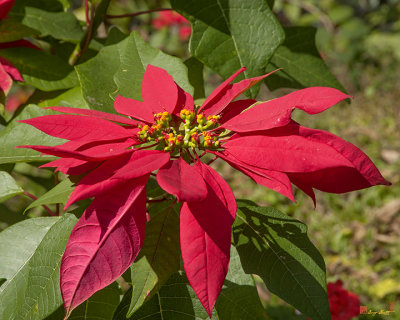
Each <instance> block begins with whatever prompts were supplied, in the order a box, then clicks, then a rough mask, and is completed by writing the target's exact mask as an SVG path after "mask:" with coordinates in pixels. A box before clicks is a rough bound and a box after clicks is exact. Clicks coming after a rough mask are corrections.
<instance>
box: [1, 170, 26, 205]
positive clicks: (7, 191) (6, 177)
mask: <svg viewBox="0 0 400 320" xmlns="http://www.w3.org/2000/svg"><path fill="white" fill-rule="evenodd" d="M21 193H24V190H22V188H21V187H20V186H19V185H18V184H17V183H16V182H15V180H14V178H13V177H12V176H11V175H10V174H9V173H8V172H5V171H0V203H1V202H4V201H6V200H8V199H10V198H12V197H15V196H16V195H18V194H21Z"/></svg>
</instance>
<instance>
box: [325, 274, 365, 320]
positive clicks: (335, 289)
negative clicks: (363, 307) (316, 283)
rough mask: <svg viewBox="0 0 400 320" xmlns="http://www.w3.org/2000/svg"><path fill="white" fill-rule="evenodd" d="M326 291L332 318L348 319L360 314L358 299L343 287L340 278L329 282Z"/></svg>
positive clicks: (337, 319)
mask: <svg viewBox="0 0 400 320" xmlns="http://www.w3.org/2000/svg"><path fill="white" fill-rule="evenodd" d="M327 291H328V300H329V308H330V310H331V315H332V320H350V319H353V318H354V317H357V316H358V315H359V314H360V300H359V299H358V297H357V295H355V294H354V293H352V292H350V291H347V290H346V289H344V288H343V282H342V281H341V280H337V281H336V282H329V283H328V284H327Z"/></svg>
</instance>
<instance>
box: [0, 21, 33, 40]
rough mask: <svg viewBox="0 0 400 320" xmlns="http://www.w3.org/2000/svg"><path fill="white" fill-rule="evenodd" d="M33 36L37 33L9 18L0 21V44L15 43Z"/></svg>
mask: <svg viewBox="0 0 400 320" xmlns="http://www.w3.org/2000/svg"><path fill="white" fill-rule="evenodd" d="M35 34H37V31H35V30H33V29H31V28H29V27H27V26H24V25H23V24H22V23H20V22H18V21H17V20H16V19H12V18H11V17H8V18H7V19H3V20H1V21H0V42H10V41H16V40H19V39H22V38H25V37H29V36H33V35H35Z"/></svg>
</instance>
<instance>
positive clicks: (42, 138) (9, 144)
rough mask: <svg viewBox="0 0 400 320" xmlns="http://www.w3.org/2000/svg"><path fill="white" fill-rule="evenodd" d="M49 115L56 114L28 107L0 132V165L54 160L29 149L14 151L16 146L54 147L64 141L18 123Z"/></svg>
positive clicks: (31, 106)
mask: <svg viewBox="0 0 400 320" xmlns="http://www.w3.org/2000/svg"><path fill="white" fill-rule="evenodd" d="M49 114H56V112H54V111H51V110H44V109H41V108H39V107H38V106H35V105H29V106H27V107H26V108H25V109H24V110H23V111H22V112H21V114H20V115H18V117H16V118H15V119H14V120H13V121H12V122H10V124H9V125H8V126H7V127H6V128H4V129H3V130H1V131H0V164H1V163H14V162H27V161H50V160H54V159H56V158H55V157H52V156H46V155H45V156H41V155H40V153H39V152H37V151H34V150H31V149H25V148H18V149H15V147H16V146H22V145H46V146H54V145H57V144H61V143H63V142H64V141H65V140H62V139H58V138H54V137H52V136H49V135H47V134H45V133H43V132H42V131H39V130H37V129H36V128H34V127H32V126H30V125H27V124H25V123H20V122H18V120H24V119H31V118H34V117H39V116H44V115H49Z"/></svg>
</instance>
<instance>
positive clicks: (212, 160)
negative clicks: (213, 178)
mask: <svg viewBox="0 0 400 320" xmlns="http://www.w3.org/2000/svg"><path fill="white" fill-rule="evenodd" d="M217 158H218V157H217V156H215V157H214V158H212V159H211V160H210V161H208V162H207V165H210V164H211V163H213V162H214V161H215V160H217Z"/></svg>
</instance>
